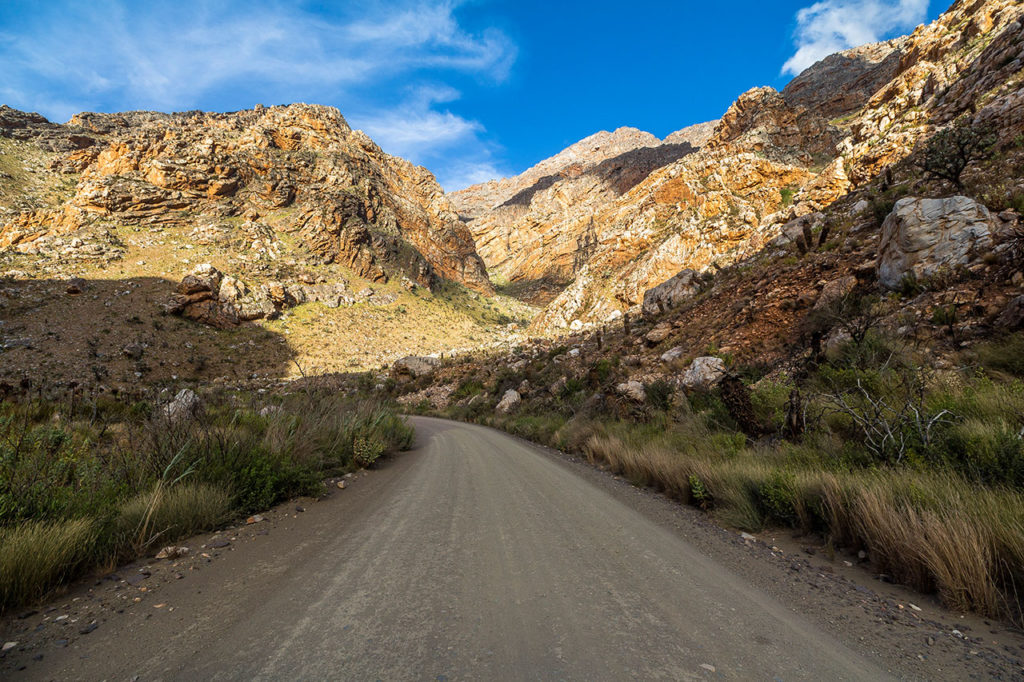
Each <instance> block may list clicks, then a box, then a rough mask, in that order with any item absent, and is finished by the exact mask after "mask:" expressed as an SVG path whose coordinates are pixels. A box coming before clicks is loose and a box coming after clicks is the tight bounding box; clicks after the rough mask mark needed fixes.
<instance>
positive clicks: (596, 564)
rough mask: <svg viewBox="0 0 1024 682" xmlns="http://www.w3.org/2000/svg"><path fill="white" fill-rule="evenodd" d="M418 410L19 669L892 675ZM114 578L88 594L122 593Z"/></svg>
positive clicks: (322, 675)
mask: <svg viewBox="0 0 1024 682" xmlns="http://www.w3.org/2000/svg"><path fill="white" fill-rule="evenodd" d="M414 421H415V425H416V428H417V432H418V446H417V449H416V450H414V451H413V452H410V453H406V454H404V455H402V456H401V457H399V458H397V459H396V460H395V461H393V462H392V463H391V464H390V465H389V466H388V467H387V468H386V469H385V470H384V471H382V472H375V473H374V474H373V475H371V476H369V477H367V478H366V479H365V483H364V482H363V481H362V480H361V481H360V482H359V483H358V485H355V486H352V487H351V489H350V490H346V491H338V492H339V493H340V494H339V495H337V496H338V497H341V498H343V499H342V500H332V501H330V502H329V503H323V504H317V505H312V506H311V507H310V509H309V511H308V512H306V513H304V514H301V515H298V514H284V515H283V517H282V519H281V520H279V522H277V523H275V525H274V526H273V531H272V532H271V533H270V536H269V537H266V538H259V537H252V538H250V539H249V541H248V542H244V541H243V539H242V538H240V537H236V538H235V542H234V545H233V546H232V547H231V549H232V550H233V551H232V555H231V556H228V557H226V558H224V559H223V560H219V561H212V562H211V563H209V564H207V565H205V566H204V567H203V568H202V570H201V571H198V573H197V574H195V575H192V574H190V575H188V576H187V579H183V580H177V581H175V580H168V581H167V582H165V583H163V584H162V585H160V586H159V587H158V588H157V587H154V589H153V590H151V592H150V593H144V594H142V595H141V597H137V598H132V599H128V600H126V601H125V602H124V603H125V607H124V608H123V609H121V610H122V611H123V613H121V614H116V615H115V614H113V613H112V614H111V617H110V618H107V619H104V620H103V622H101V623H100V626H99V627H98V628H97V629H96V630H95V631H93V632H91V633H90V634H88V635H87V636H80V637H77V638H76V639H75V641H74V643H73V645H72V646H65V647H64V648H61V649H53V648H50V649H47V650H46V651H47V653H46V656H45V658H43V659H42V660H41V661H38V662H37V663H34V664H32V665H30V666H28V667H27V668H26V669H25V670H23V671H21V673H20V675H23V676H26V677H32V678H40V679H53V678H60V679H68V678H71V679H75V678H81V679H111V680H118V679H132V678H134V677H136V676H138V679H141V680H152V679H192V680H194V679H246V680H248V679H260V680H282V679H385V680H391V679H430V680H457V679H485V680H491V679H530V680H534V679H537V680H548V679H569V680H605V679H645V680H647V679H669V680H680V679H762V680H773V679H778V680H824V679H828V680H854V679H870V680H878V679H885V678H886V677H887V673H886V672H885V670H884V669H882V668H880V667H878V665H877V663H875V662H873V661H872V660H868V659H866V658H864V657H862V656H861V655H859V654H857V653H854V652H853V651H852V650H850V649H848V648H847V647H846V646H844V645H843V644H841V643H840V642H838V641H837V640H836V639H834V638H833V637H832V636H831V635H829V634H827V633H826V632H825V631H823V630H822V629H820V628H818V627H815V626H813V625H811V624H810V622H808V621H806V620H804V619H803V618H802V617H800V616H798V615H796V614H795V613H794V612H793V611H791V610H790V609H789V608H786V607H785V606H783V605H782V604H781V603H780V602H777V601H775V600H774V599H773V598H772V597H770V596H768V595H767V594H766V593H764V592H762V591H760V590H758V589H756V588H754V587H753V586H752V585H751V584H750V582H749V581H746V580H744V579H741V578H740V577H738V576H737V575H735V574H733V573H732V572H731V571H730V570H729V569H727V568H726V567H724V566H723V565H720V564H718V563H716V562H714V561H713V560H711V559H709V558H707V556H706V555H704V554H703V553H701V552H700V551H698V550H697V549H696V548H695V547H694V546H693V545H691V544H689V543H688V542H687V541H686V540H685V539H683V538H682V537H680V535H679V534H678V533H675V532H673V531H672V530H671V529H668V528H666V527H664V525H663V524H658V523H655V522H654V521H652V520H651V519H649V518H648V517H647V516H645V515H644V514H643V513H641V512H640V511H637V510H636V509H634V508H632V507H631V506H629V505H626V504H624V503H623V502H622V501H620V500H618V499H616V498H615V497H614V496H612V495H609V494H608V492H607V491H605V490H602V489H601V487H599V486H597V485H594V484H593V483H592V482H590V481H587V480H585V479H584V478H582V477H580V476H578V475H576V474H574V473H573V472H572V471H571V470H569V469H568V468H566V467H565V466H563V465H562V464H560V463H559V462H557V461H554V460H553V459H552V458H551V457H549V456H547V455H545V454H543V453H541V452H539V451H538V450H537V449H535V448H533V447H532V446H529V445H527V444H524V443H523V442H521V441H518V440H516V439H513V438H510V437H508V436H505V435H503V434H500V433H498V432H495V431H492V430H489V429H484V428H481V427H477V426H469V425H465V424H456V423H451V422H444V421H440V420H434V419H427V418H415V420H414ZM336 502H337V503H336ZM300 523H301V524H302V525H301V528H300V526H299V525H297V524H300ZM289 524H291V525H289ZM268 527H269V526H268ZM260 541H262V542H260ZM212 546H213V545H212V544H211V545H209V547H212ZM155 585H156V583H154V586H155ZM120 589H121V588H117V587H116V586H112V587H110V588H109V591H110V594H108V595H107V596H103V595H102V594H100V596H98V597H95V598H96V599H106V600H108V601H111V600H115V599H118V598H120V599H124V597H123V596H122V591H115V590H120ZM99 590H100V588H96V591H93V590H90V594H95V593H98V591H99ZM114 603H115V605H116V601H115V602H114ZM48 625H49V626H50V627H56V624H51V622H48Z"/></svg>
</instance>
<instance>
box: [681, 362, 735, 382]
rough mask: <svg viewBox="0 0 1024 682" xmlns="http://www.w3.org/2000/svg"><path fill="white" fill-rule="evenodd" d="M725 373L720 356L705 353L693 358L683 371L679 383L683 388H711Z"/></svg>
mask: <svg viewBox="0 0 1024 682" xmlns="http://www.w3.org/2000/svg"><path fill="white" fill-rule="evenodd" d="M724 375H725V363H724V362H723V361H722V358H716V357H714V356H712V355H705V356H701V357H699V358H697V359H695V360H694V361H693V362H691V363H690V366H689V367H688V368H687V369H686V371H685V372H683V376H682V377H681V378H680V379H679V384H680V385H681V386H683V387H684V388H711V387H712V386H714V385H715V384H717V383H718V382H719V381H721V379H722V377H723V376H724Z"/></svg>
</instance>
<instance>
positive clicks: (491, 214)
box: [450, 124, 708, 302]
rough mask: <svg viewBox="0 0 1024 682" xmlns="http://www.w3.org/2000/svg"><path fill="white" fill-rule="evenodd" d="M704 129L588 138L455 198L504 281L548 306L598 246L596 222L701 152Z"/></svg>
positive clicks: (493, 271)
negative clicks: (665, 170) (644, 184)
mask: <svg viewBox="0 0 1024 682" xmlns="http://www.w3.org/2000/svg"><path fill="white" fill-rule="evenodd" d="M707 130H708V127H707V124H704V127H694V129H692V130H691V129H686V130H683V131H679V132H677V133H675V134H674V135H675V138H674V139H673V141H672V142H662V141H660V140H659V139H658V138H656V137H655V136H653V135H651V134H650V133H645V132H642V131H639V130H636V129H635V128H619V129H618V130H616V131H614V132H611V133H609V132H605V131H602V132H600V133H597V134H595V135H591V136H590V137H587V138H585V139H583V140H581V141H580V142H577V143H576V144H574V145H572V146H571V147H569V148H567V149H565V150H564V151H562V152H560V153H559V154H557V155H555V156H553V157H551V158H549V159H546V160H544V161H542V162H540V163H539V164H537V165H536V166H534V167H532V168H530V169H529V170H527V171H526V172H524V173H522V174H520V175H518V176H516V177H513V178H505V179H502V180H496V181H491V182H487V183H484V184H482V185H475V186H473V187H469V188H467V189H465V190H462V191H459V192H454V193H452V194H451V195H450V197H451V200H452V203H453V204H454V205H455V206H456V207H457V210H458V212H459V214H460V216H462V217H463V219H464V220H467V225H468V227H469V229H470V231H471V232H472V234H473V237H474V239H475V240H476V245H477V250H478V251H479V252H480V255H481V257H482V258H483V259H484V262H486V263H487V267H488V269H489V271H490V272H491V274H492V277H495V278H496V279H498V280H499V281H502V280H504V281H509V282H512V283H514V284H517V285H520V286H519V287H518V290H519V291H520V293H521V295H524V296H526V297H527V298H530V299H534V300H538V301H541V302H543V301H544V300H545V299H546V298H547V296H545V293H546V292H549V291H550V290H551V288H552V287H553V288H554V289H555V290H556V291H557V289H558V288H560V287H562V286H564V285H565V284H566V283H568V282H569V281H571V280H572V278H573V277H574V276H575V275H576V273H577V272H578V271H579V269H580V268H581V267H582V265H583V264H584V263H585V262H586V260H587V259H588V258H589V255H590V253H591V252H592V251H593V249H594V248H596V246H597V241H596V240H597V237H596V231H595V229H596V228H595V223H594V217H595V215H596V213H597V211H598V210H599V208H600V207H602V206H605V205H607V204H609V203H610V202H612V201H613V200H614V199H616V198H618V197H620V196H622V195H623V194H625V193H626V192H628V191H629V190H630V189H631V188H632V187H634V186H636V185H637V184H639V183H640V182H641V181H643V179H644V178H645V177H647V175H648V174H650V173H651V172H652V171H654V170H655V169H657V168H660V167H662V166H664V165H666V164H668V163H671V162H672V161H675V160H676V159H679V158H682V157H683V156H685V155H687V154H690V153H692V152H694V151H695V150H696V147H695V146H694V144H693V143H694V142H697V141H701V140H703V139H704V138H705V137H706V135H707Z"/></svg>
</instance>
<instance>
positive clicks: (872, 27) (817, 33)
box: [782, 0, 928, 75]
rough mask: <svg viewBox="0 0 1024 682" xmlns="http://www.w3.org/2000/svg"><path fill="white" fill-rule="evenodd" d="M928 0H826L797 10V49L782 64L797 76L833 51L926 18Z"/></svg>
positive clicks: (876, 38) (907, 27)
mask: <svg viewBox="0 0 1024 682" xmlns="http://www.w3.org/2000/svg"><path fill="white" fill-rule="evenodd" d="M927 15H928V0H823V1H822V2H817V3H815V4H813V5H811V6H810V7H805V8H804V9H802V10H800V11H799V12H797V15H796V23H797V28H796V32H795V34H794V38H795V41H794V42H795V44H796V52H795V53H794V54H793V56H792V57H790V58H789V59H788V60H787V61H786V63H785V64H784V65H783V66H782V72H783V73H785V74H792V75H796V74H798V73H800V72H801V71H803V70H804V69H806V68H807V67H809V66H811V65H812V64H814V63H815V62H817V61H818V60H820V59H822V58H824V57H827V56H828V55H830V54H833V53H835V52H839V51H841V50H845V49H848V48H851V47H856V46H858V45H865V44H867V43H874V42H877V41H879V40H884V39H886V38H890V37H892V36H893V35H895V34H897V33H900V32H905V31H908V30H910V29H913V28H914V27H915V26H917V25H918V24H920V23H922V22H924V21H925V19H926V18H927Z"/></svg>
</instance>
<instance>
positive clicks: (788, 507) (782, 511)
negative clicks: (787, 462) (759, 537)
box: [758, 470, 798, 526]
mask: <svg viewBox="0 0 1024 682" xmlns="http://www.w3.org/2000/svg"><path fill="white" fill-rule="evenodd" d="M758 495H759V497H760V501H761V505H762V506H763V507H764V509H765V512H766V513H767V515H768V517H769V518H770V519H773V520H774V521H777V522H778V523H782V524H785V525H787V526H794V525H796V523H797V520H798V516H797V512H796V479H795V477H794V476H793V474H791V473H786V472H783V471H779V470H775V471H773V472H772V473H771V474H770V475H769V476H768V480H766V481H764V482H763V483H761V485H760V486H759V487H758Z"/></svg>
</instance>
